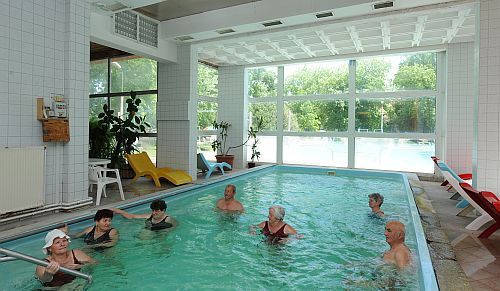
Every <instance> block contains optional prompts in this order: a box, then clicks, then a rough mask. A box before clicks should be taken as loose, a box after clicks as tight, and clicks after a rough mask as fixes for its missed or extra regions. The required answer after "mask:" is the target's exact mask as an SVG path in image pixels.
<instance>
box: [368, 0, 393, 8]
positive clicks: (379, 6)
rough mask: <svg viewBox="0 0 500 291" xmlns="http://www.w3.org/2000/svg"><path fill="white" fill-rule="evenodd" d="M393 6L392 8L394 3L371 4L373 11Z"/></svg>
mask: <svg viewBox="0 0 500 291" xmlns="http://www.w3.org/2000/svg"><path fill="white" fill-rule="evenodd" d="M393 6H394V2H392V1H387V2H382V3H377V4H373V9H382V8H389V7H393Z"/></svg>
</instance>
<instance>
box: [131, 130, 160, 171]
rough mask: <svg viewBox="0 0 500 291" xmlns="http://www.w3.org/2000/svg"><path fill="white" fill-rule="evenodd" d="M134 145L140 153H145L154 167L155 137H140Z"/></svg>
mask: <svg viewBox="0 0 500 291" xmlns="http://www.w3.org/2000/svg"><path fill="white" fill-rule="evenodd" d="M135 145H136V147H137V149H138V150H139V152H140V153H142V152H147V153H148V156H149V157H150V158H151V161H152V162H153V164H155V165H156V137H155V136H141V137H140V138H139V140H138V141H136V142H135Z"/></svg>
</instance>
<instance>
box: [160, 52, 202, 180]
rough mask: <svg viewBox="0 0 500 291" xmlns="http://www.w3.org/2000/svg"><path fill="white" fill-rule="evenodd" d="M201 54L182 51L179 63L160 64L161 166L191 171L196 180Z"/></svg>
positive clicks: (179, 55) (179, 53) (179, 54)
mask: <svg viewBox="0 0 500 291" xmlns="http://www.w3.org/2000/svg"><path fill="white" fill-rule="evenodd" d="M197 61H198V60H197V55H196V53H194V52H193V50H192V48H191V46H189V45H185V46H181V47H179V48H178V63H176V64H171V63H158V103H157V107H156V111H157V112H156V116H157V127H158V138H157V152H156V154H157V156H156V158H157V164H158V167H171V168H176V169H181V170H184V171H187V172H188V173H189V174H190V175H191V177H193V178H195V177H196V137H197V131H196V125H197V118H196V108H197V106H196V105H197V104H196V103H197V97H196V90H197Z"/></svg>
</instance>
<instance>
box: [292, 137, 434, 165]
mask: <svg viewBox="0 0 500 291" xmlns="http://www.w3.org/2000/svg"><path fill="white" fill-rule="evenodd" d="M347 148H348V144H347V138H340V137H333V138H332V137H305V136H284V137H283V162H284V163H285V164H300V165H318V166H333V167H347ZM429 160H430V159H429Z"/></svg>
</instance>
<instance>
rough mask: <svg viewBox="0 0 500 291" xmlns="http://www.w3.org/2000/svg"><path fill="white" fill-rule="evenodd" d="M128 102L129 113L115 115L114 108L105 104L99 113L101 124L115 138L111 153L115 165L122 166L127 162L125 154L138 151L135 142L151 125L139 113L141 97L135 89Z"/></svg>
mask: <svg viewBox="0 0 500 291" xmlns="http://www.w3.org/2000/svg"><path fill="white" fill-rule="evenodd" d="M125 102H126V103H127V113H126V114H124V115H122V116H116V115H114V110H112V109H109V108H108V106H107V105H106V104H105V105H104V106H103V112H101V113H100V114H99V116H98V117H99V125H100V126H101V127H102V128H103V129H109V131H110V132H111V134H112V135H114V138H115V141H116V143H115V147H114V149H113V151H112V153H111V164H112V165H113V166H114V167H119V168H122V167H123V165H125V164H126V162H125V154H131V153H134V152H136V151H137V148H136V146H135V142H136V141H138V140H139V136H140V133H141V132H142V133H146V128H147V127H150V125H149V124H148V123H147V122H146V121H145V118H146V117H144V116H139V115H138V114H137V112H138V110H139V105H140V104H141V99H139V98H137V94H136V93H135V92H134V91H131V92H130V97H129V98H128V99H127V100H126V101H125Z"/></svg>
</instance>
